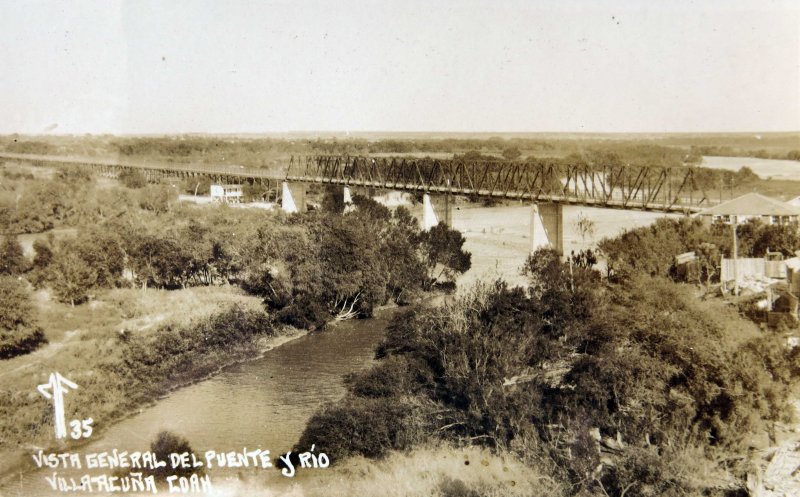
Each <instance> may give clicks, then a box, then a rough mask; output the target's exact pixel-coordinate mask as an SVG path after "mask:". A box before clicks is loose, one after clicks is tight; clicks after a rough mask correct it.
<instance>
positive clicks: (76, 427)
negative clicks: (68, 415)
mask: <svg viewBox="0 0 800 497" xmlns="http://www.w3.org/2000/svg"><path fill="white" fill-rule="evenodd" d="M92 423H94V419H92V418H88V419H84V420H83V421H80V420H78V419H73V420H72V421H70V422H69V427H70V432H69V436H71V437H72V438H73V439H75V440H77V439H79V438H81V437H83V438H89V437H91V436H92Z"/></svg>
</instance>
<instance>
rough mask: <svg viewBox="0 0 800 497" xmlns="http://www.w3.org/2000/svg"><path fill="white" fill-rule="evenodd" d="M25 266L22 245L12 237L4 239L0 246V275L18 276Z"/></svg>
mask: <svg viewBox="0 0 800 497" xmlns="http://www.w3.org/2000/svg"><path fill="white" fill-rule="evenodd" d="M26 266H27V264H26V263H25V255H24V253H23V251H22V245H20V243H19V241H17V239H16V238H15V237H13V236H7V237H5V240H3V244H2V245H0V274H10V275H15V274H20V273H22V272H24V271H25V269H26Z"/></svg>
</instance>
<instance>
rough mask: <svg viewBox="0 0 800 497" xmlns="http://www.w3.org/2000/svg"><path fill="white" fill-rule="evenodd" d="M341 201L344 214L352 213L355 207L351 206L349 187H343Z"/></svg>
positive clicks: (351, 197)
mask: <svg viewBox="0 0 800 497" xmlns="http://www.w3.org/2000/svg"><path fill="white" fill-rule="evenodd" d="M342 199H343V200H344V212H345V213H347V212H351V211H353V210H354V209H355V208H356V206H355V205H353V193H352V192H351V191H350V187H349V186H345V187H344V189H343V190H342Z"/></svg>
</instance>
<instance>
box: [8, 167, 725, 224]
mask: <svg viewBox="0 0 800 497" xmlns="http://www.w3.org/2000/svg"><path fill="white" fill-rule="evenodd" d="M0 159H7V160H17V161H25V162H29V163H32V164H38V165H49V166H62V167H64V166H69V167H84V168H85V167H88V168H91V169H93V170H95V171H99V172H101V173H105V174H110V175H118V174H119V173H121V172H122V171H124V170H131V169H133V170H139V171H141V172H142V173H143V174H144V175H145V177H146V178H147V179H148V180H150V181H158V180H159V179H160V178H164V177H177V178H191V177H208V178H211V179H212V180H213V181H216V182H224V183H248V184H261V185H265V186H267V187H268V188H270V189H271V190H272V189H273V187H274V192H275V193H276V195H277V192H278V191H280V188H279V186H280V185H279V183H280V182H283V181H286V182H289V183H295V182H297V183H310V184H323V185H325V184H328V185H343V186H350V187H364V188H369V189H372V188H374V189H388V190H400V191H410V192H422V193H429V194H432V195H436V194H439V195H447V194H449V195H464V196H468V197H494V198H506V199H519V200H525V201H530V202H532V203H557V204H573V205H586V206H594V207H606V208H619V209H631V210H650V211H660V212H683V213H693V212H698V211H701V210H703V209H705V208H708V207H710V206H712V205H714V203H713V202H712V201H711V200H710V199H709V197H708V196H707V195H706V194H705V192H704V191H703V190H702V189H701V188H699V187H698V185H697V182H696V181H695V178H696V177H697V172H696V169H695V168H693V167H664V166H630V165H620V166H608V165H565V164H562V163H558V162H555V161H550V162H548V161H531V162H520V161H490V160H460V159H430V158H424V159H423V158H410V157H346V156H327V155H314V156H305V157H292V158H291V159H290V160H289V162H288V165H286V166H284V167H283V168H281V170H279V171H275V170H267V169H255V168H244V167H241V166H212V165H205V164H200V165H184V164H173V163H144V162H142V163H133V162H114V161H106V160H98V159H83V158H80V159H76V158H67V157H57V156H35V155H26V154H8V153H0Z"/></svg>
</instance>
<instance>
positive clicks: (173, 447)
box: [150, 430, 200, 477]
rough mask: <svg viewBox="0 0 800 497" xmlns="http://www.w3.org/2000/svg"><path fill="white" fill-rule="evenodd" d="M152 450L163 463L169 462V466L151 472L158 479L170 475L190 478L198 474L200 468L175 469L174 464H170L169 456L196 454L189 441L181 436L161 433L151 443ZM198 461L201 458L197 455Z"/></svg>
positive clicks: (165, 432) (166, 432)
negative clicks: (186, 453) (185, 453)
mask: <svg viewBox="0 0 800 497" xmlns="http://www.w3.org/2000/svg"><path fill="white" fill-rule="evenodd" d="M150 450H151V451H152V452H153V453H154V454H155V455H156V457H157V458H158V459H160V460H162V461H168V462H167V465H166V466H164V467H161V468H156V469H154V470H151V474H152V475H154V476H157V477H167V476H169V475H176V476H190V475H191V474H193V473H196V472H197V470H198V469H200V468H193V467H190V468H184V467H178V468H173V467H172V464H170V462H169V460H170V459H169V455H170V454H173V453H174V454H183V453H184V452H188V453H189V454H194V451H193V450H192V447H191V445H189V441H188V440H186V439H185V438H183V437H182V436H180V435H177V434H175V433H172V432H171V431H166V430H165V431H161V432H159V433H158V435H156V438H155V439H154V440H153V441H152V442H151V443H150ZM196 457H197V458H198V459H200V457H199V456H197V455H196Z"/></svg>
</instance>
